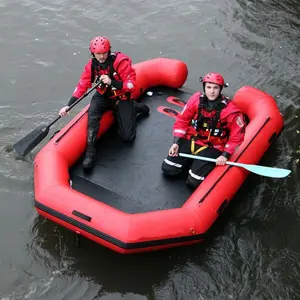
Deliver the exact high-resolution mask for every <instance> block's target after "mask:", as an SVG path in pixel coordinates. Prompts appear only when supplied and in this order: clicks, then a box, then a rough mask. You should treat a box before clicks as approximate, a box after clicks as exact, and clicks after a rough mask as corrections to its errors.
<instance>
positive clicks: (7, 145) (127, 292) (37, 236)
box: [0, 0, 300, 300]
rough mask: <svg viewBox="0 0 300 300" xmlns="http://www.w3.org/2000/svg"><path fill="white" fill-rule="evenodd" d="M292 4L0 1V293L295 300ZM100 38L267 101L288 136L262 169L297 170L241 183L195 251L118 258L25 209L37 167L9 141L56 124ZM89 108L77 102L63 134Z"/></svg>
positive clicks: (299, 194) (298, 202)
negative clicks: (259, 93)
mask: <svg viewBox="0 0 300 300" xmlns="http://www.w3.org/2000/svg"><path fill="white" fill-rule="evenodd" d="M299 32H300V6H299V2H298V0H281V1H279V0H262V1H253V0H252V1H251V0H224V1H218V0H213V1H203V0H202V1H201V0H200V1H199V0H197V1H195V0H185V1H178V0H177V1H176V0H165V1H158V0H152V1H138V0H133V1H124V0H112V1H105V2H104V1H95V0H86V1H79V0H77V1H75V0H74V1H68V0H53V1H45V0H40V1H34V0H18V1H15V0H2V1H0V49H1V54H0V92H1V98H0V108H1V109H0V114H1V118H0V237H1V241H0V245H1V246H0V278H1V280H0V299H1V300H11V299H66V300H72V299H107V300H113V299H125V300H127V299H133V300H140V299H191V300H192V299H224V300H225V299H226V300H227V299H230V300H231V299H266V300H269V299H284V300H287V299H300V283H299V279H300V277H299V275H300V187H299V184H298V181H299V165H298V159H299V158H300V154H299V152H300V143H299V137H300V124H299V119H300V99H299V95H300V64H299V54H300V50H299V49H300V39H299ZM95 35H107V36H109V37H110V38H111V41H112V43H113V48H114V49H116V50H121V51H123V52H125V53H127V54H129V55H130V56H131V57H132V59H133V62H140V61H143V60H147V59H150V58H154V57H161V56H163V57H171V58H176V59H181V60H184V61H185V62H186V63H187V65H188V68H189V77H188V80H187V82H186V86H187V87H188V88H191V89H193V90H196V89H199V84H198V78H199V76H200V75H203V74H205V73H207V72H209V71H219V72H220V73H222V74H224V76H225V79H226V81H227V82H229V83H230V87H229V88H227V89H226V92H227V94H228V95H229V96H232V95H233V94H234V93H235V91H236V90H237V89H238V88H240V87H241V86H243V85H252V86H255V87H257V88H259V89H262V90H264V91H266V92H267V93H270V94H271V95H273V97H274V98H275V99H276V102H277V104H278V106H279V108H280V110H281V112H282V114H283V116H284V119H285V129H284V131H283V133H282V135H281V136H280V138H279V139H278V140H277V142H276V144H275V145H273V146H272V148H271V149H270V150H269V151H268V152H267V154H266V155H265V157H264V158H263V159H262V161H261V162H260V163H261V164H264V165H269V166H278V167H282V168H289V169H291V170H292V173H291V175H290V176H289V177H288V178H285V179H277V180H275V179H271V178H266V177H259V176H255V175H250V176H249V178H248V180H247V182H246V184H245V185H244V186H243V187H242V188H241V189H240V191H239V192H238V194H237V195H236V197H235V198H234V201H233V202H232V204H231V205H230V206H229V207H228V209H227V210H226V212H225V213H224V215H222V217H221V218H220V219H219V220H218V221H217V223H216V224H215V226H214V227H213V230H212V234H211V237H210V238H209V240H207V241H206V242H205V243H203V244H199V245H196V246H192V247H183V248H177V249H171V250H167V251H160V252H155V253H147V254H141V255H133V256H122V255H120V254H117V253H114V252H112V251H110V250H108V249H104V248H103V247H101V246H99V245H97V244H95V243H93V242H90V241H88V240H83V241H82V247H81V248H76V247H75V244H74V235H73V234H72V233H70V232H69V231H67V230H65V229H64V228H62V227H59V226H57V225H55V224H53V223H51V222H49V221H45V220H44V219H43V218H40V217H38V215H37V213H36V211H35V209H34V207H33V170H32V167H33V166H32V160H33V158H34V155H35V153H36V152H37V151H38V150H39V149H40V146H41V145H43V143H42V144H41V145H39V147H37V148H36V149H35V150H34V151H33V152H32V155H31V156H30V155H29V156H28V157H27V158H26V160H20V159H18V158H17V157H16V155H15V153H14V151H12V144H13V143H14V142H16V141H18V140H19V139H21V138H22V137H23V136H25V135H26V134H27V133H28V132H30V131H31V130H32V129H33V128H35V127H36V126H38V125H40V124H41V123H46V122H50V121H52V120H53V119H54V118H55V117H56V116H57V112H58V110H59V109H60V108H61V107H62V106H63V105H65V104H66V103H67V101H68V99H69V98H70V96H71V94H72V92H73V89H74V87H75V85H76V83H77V81H78V78H79V75H80V73H81V71H82V68H83V65H84V64H85V63H86V61H87V59H88V57H89V53H88V43H89V41H90V39H91V38H92V37H93V36H95ZM86 103H87V102H85V103H83V104H82V105H81V104H80V105H81V106H80V105H78V106H76V108H74V111H73V112H72V114H70V116H69V117H66V119H64V120H61V121H60V122H58V123H57V124H56V125H55V126H53V131H54V130H57V129H59V128H61V127H62V126H63V124H65V122H67V121H68V120H69V119H70V118H71V117H72V116H74V115H75V113H76V112H78V111H79V110H80V109H81V108H82V107H83V106H84V105H86Z"/></svg>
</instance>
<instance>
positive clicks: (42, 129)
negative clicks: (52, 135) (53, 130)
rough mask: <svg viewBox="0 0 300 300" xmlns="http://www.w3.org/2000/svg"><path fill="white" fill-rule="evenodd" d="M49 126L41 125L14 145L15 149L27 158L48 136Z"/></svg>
mask: <svg viewBox="0 0 300 300" xmlns="http://www.w3.org/2000/svg"><path fill="white" fill-rule="evenodd" d="M48 132H49V126H46V125H40V126H39V127H37V128H35V129H34V130H32V131H31V132H30V133H29V134H27V135H26V136H25V137H23V138H22V139H21V140H20V141H19V142H17V143H16V144H14V145H13V147H14V149H15V150H16V151H17V152H18V153H19V154H20V155H21V156H26V155H27V154H28V153H29V152H30V151H31V150H32V149H33V148H34V147H35V146H36V145H37V144H38V143H40V142H41V141H42V140H43V139H44V138H45V137H46V136H47V134H48Z"/></svg>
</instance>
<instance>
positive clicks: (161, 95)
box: [70, 88, 192, 213]
mask: <svg viewBox="0 0 300 300" xmlns="http://www.w3.org/2000/svg"><path fill="white" fill-rule="evenodd" d="M153 91H154V93H153V96H152V97H149V96H145V97H143V100H142V101H143V102H144V103H146V104H147V105H148V106H149V107H150V110H151V113H150V116H149V117H148V118H144V119H141V120H139V122H138V125H137V136H136V139H135V141H134V142H133V143H130V144H128V143H124V142H123V141H122V140H121V139H120V138H119V136H118V135H117V132H116V128H115V127H112V128H111V129H110V130H109V131H108V132H107V133H106V134H105V135H103V136H102V137H101V138H100V139H99V141H98V142H97V158H96V163H95V167H94V169H93V171H92V172H91V173H90V174H85V173H84V171H83V169H82V166H81V163H82V159H83V158H81V159H80V160H79V161H78V162H77V163H76V165H74V166H73V167H72V169H71V170H70V176H71V180H72V187H73V189H75V190H78V191H79V192H81V193H83V194H86V195H88V196H90V197H92V198H94V199H96V200H98V201H101V202H103V203H106V204H108V205H110V206H112V207H114V208H117V209H119V210H121V211H124V212H127V213H141V212H148V211H156V210H165V209H171V208H177V207H181V206H182V205H183V204H184V203H185V201H186V200H187V199H188V197H189V196H190V195H191V193H192V190H191V189H190V188H189V187H188V186H187V185H186V184H185V180H186V174H185V175H182V176H179V177H178V178H172V179H170V178H166V177H165V176H163V174H162V171H161V165H162V162H163V159H164V158H165V157H166V155H167V153H168V149H169V147H170V146H171V143H172V125H173V123H174V118H172V117H169V116H166V115H164V114H162V113H160V112H158V111H157V107H158V106H160V105H162V106H169V107H172V108H175V109H177V110H181V108H180V107H175V106H172V105H171V104H169V103H168V102H167V101H166V99H167V97H168V96H171V95H172V96H177V97H180V98H182V99H187V98H188V97H189V96H190V95H189V94H188V93H184V92H182V91H178V90H173V89H167V88H160V89H159V90H154V89H153ZM158 91H159V92H158Z"/></svg>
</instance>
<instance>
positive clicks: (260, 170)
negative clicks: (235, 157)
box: [242, 164, 291, 178]
mask: <svg viewBox="0 0 300 300" xmlns="http://www.w3.org/2000/svg"><path fill="white" fill-rule="evenodd" d="M242 167H244V168H245V169H247V170H248V171H250V172H253V173H255V174H258V175H261V176H266V177H271V178H284V177H287V176H288V175H289V174H290V173H291V170H288V169H280V168H271V167H264V166H258V165H246V164H245V165H242Z"/></svg>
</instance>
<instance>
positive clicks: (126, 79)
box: [59, 36, 149, 170]
mask: <svg viewBox="0 0 300 300" xmlns="http://www.w3.org/2000/svg"><path fill="white" fill-rule="evenodd" d="M89 50H90V52H91V58H90V59H89V61H88V63H87V64H86V65H85V67H84V71H83V73H82V74H81V77H80V80H79V82H78V84H77V86H76V88H75V90H74V92H73V95H72V97H71V99H70V100H69V102H68V105H67V106H64V107H63V108H61V110H60V111H59V115H60V116H64V115H66V113H67V109H68V108H69V106H70V105H72V104H73V103H74V102H75V101H76V100H77V99H79V98H80V97H81V96H82V95H83V94H84V93H85V92H86V91H87V89H89V88H91V86H92V84H93V83H94V82H96V81H97V80H100V81H101V84H100V85H99V86H98V87H97V90H96V92H95V94H94V95H93V97H92V99H91V103H90V107H89V110H88V128H87V148H86V153H85V158H84V160H83V168H84V169H85V170H91V169H92V167H93V165H94V159H95V153H96V149H95V144H96V138H97V133H98V130H99V125H100V124H99V122H100V120H101V118H102V115H103V113H104V112H105V111H107V110H110V109H112V110H114V113H115V117H116V122H117V125H118V133H119V135H120V136H121V138H122V139H123V140H124V141H125V142H131V141H133V140H134V139H135V136H136V116H137V115H142V116H148V115H149V107H148V106H147V105H145V104H142V103H137V102H136V101H134V99H132V92H133V91H134V88H135V84H136V73H135V70H134V69H133V67H132V64H131V59H130V58H129V57H128V56H127V55H125V54H124V53H122V52H112V51H111V44H110V41H109V40H108V39H107V38H106V37H102V36H96V37H94V38H93V39H92V40H91V42H90V47H89Z"/></svg>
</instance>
